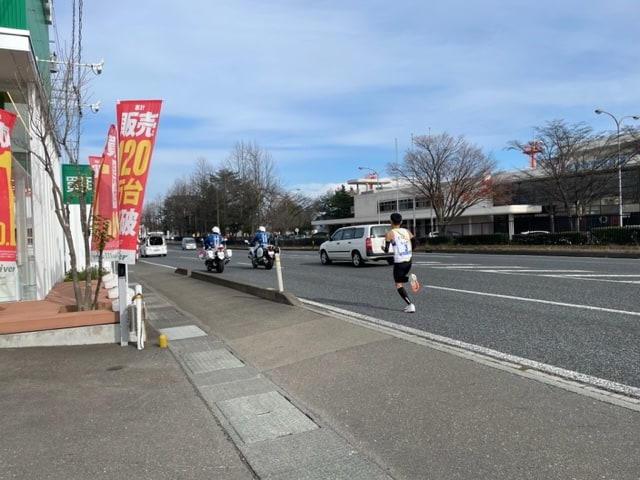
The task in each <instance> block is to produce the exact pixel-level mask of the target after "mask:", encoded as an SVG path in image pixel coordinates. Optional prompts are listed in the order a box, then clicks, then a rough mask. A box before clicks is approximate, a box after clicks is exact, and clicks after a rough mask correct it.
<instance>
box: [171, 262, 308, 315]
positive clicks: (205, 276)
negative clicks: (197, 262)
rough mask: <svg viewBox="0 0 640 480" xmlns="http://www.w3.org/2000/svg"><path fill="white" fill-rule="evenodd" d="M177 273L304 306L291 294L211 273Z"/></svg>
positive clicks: (257, 295) (265, 297) (185, 270)
mask: <svg viewBox="0 0 640 480" xmlns="http://www.w3.org/2000/svg"><path fill="white" fill-rule="evenodd" d="M175 273H177V274H179V275H186V276H188V277H191V278H193V279H195V280H202V281H204V282H209V283H215V284H216V285H221V286H223V287H228V288H233V289H235V290H239V291H241V292H244V293H248V294H250V295H254V296H256V297H260V298H264V299H265V300H270V301H272V302H276V303H282V304H284V305H290V306H292V307H301V306H303V304H302V302H301V301H300V300H299V299H298V297H296V296H295V295H293V294H292V293H290V292H279V291H277V290H274V289H272V288H264V287H259V286H257V285H252V284H250V283H239V282H234V281H233V280H229V279H227V278H221V277H219V276H216V275H214V274H211V273H205V272H196V271H193V270H188V269H185V268H176V270H175Z"/></svg>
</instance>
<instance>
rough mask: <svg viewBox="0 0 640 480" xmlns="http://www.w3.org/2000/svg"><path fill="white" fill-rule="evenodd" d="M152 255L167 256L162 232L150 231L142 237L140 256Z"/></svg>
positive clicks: (165, 242)
mask: <svg viewBox="0 0 640 480" xmlns="http://www.w3.org/2000/svg"><path fill="white" fill-rule="evenodd" d="M152 255H157V256H162V257H166V256H167V241H166V240H165V238H164V235H163V234H162V233H156V232H151V233H149V234H148V235H147V236H146V237H144V238H143V240H142V243H141V244H140V256H141V257H150V256H152Z"/></svg>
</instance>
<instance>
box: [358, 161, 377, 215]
mask: <svg viewBox="0 0 640 480" xmlns="http://www.w3.org/2000/svg"><path fill="white" fill-rule="evenodd" d="M358 170H369V171H370V172H373V174H374V175H375V177H376V180H380V178H379V177H378V172H376V171H375V170H374V169H373V168H371V167H358ZM374 196H375V191H374ZM376 210H377V211H378V223H380V203H379V202H378V199H377V198H376Z"/></svg>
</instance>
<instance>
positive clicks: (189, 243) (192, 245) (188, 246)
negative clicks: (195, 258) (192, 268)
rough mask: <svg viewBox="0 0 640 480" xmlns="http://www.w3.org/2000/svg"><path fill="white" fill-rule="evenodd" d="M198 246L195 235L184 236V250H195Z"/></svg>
mask: <svg viewBox="0 0 640 480" xmlns="http://www.w3.org/2000/svg"><path fill="white" fill-rule="evenodd" d="M196 248H198V245H197V244H196V239H195V238H193V237H182V249H183V250H195V249H196Z"/></svg>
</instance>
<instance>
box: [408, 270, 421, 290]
mask: <svg viewBox="0 0 640 480" xmlns="http://www.w3.org/2000/svg"><path fill="white" fill-rule="evenodd" d="M409 283H410V284H411V289H412V290H413V292H414V293H415V292H417V291H418V290H420V282H418V277H416V274H415V273H412V274H411V275H409Z"/></svg>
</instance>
